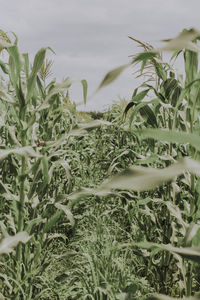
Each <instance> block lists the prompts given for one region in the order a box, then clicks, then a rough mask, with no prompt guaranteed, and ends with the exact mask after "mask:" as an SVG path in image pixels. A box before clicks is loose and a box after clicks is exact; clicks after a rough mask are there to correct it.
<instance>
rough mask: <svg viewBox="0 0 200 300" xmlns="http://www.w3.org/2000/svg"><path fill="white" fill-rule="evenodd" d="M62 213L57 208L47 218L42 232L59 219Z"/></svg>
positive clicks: (50, 227)
mask: <svg viewBox="0 0 200 300" xmlns="http://www.w3.org/2000/svg"><path fill="white" fill-rule="evenodd" d="M62 214H63V211H62V210H58V211H56V213H54V214H53V215H52V216H51V217H50V218H48V221H47V222H46V223H45V225H44V229H43V232H49V231H50V230H51V229H52V228H53V227H54V226H55V225H56V224H57V222H58V221H59V220H60V217H61V215H62Z"/></svg>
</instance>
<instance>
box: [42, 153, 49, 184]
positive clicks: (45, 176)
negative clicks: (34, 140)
mask: <svg viewBox="0 0 200 300" xmlns="http://www.w3.org/2000/svg"><path fill="white" fill-rule="evenodd" d="M41 161H42V174H43V184H44V186H46V185H47V184H48V183H49V163H48V159H47V158H46V157H45V156H44V157H42V159H41Z"/></svg>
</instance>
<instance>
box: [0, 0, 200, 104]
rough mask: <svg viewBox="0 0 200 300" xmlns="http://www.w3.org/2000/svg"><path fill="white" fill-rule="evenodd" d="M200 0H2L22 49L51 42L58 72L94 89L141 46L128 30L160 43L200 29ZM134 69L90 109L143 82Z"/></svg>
mask: <svg viewBox="0 0 200 300" xmlns="http://www.w3.org/2000/svg"><path fill="white" fill-rule="evenodd" d="M199 11H200V1H199V0H190V1H188V0H167V1H164V0H57V1H55V0H17V1H16V0H6V1H1V10H0V22H1V25H0V29H3V30H4V31H6V32H11V31H13V32H15V34H16V35H17V36H18V38H19V46H20V49H21V51H22V52H29V53H30V54H31V56H32V57H33V55H34V54H35V53H36V51H38V50H39V49H40V48H41V47H46V46H50V47H52V48H53V50H54V51H55V52H56V55H53V56H52V54H50V52H49V53H48V54H47V57H48V58H52V59H53V60H54V65H53V73H54V75H53V77H56V78H57V80H58V81H61V80H62V79H63V78H65V77H67V76H70V77H72V78H78V79H86V80H87V81H88V94H89V95H91V94H93V92H94V91H95V89H96V88H97V86H98V85H99V83H100V81H101V80H102V78H103V77H104V75H105V74H106V73H107V72H108V71H109V70H111V69H113V68H115V67H117V66H119V65H122V64H125V63H127V62H129V60H130V58H129V57H128V56H129V55H132V54H134V53H136V52H138V50H139V49H137V47H136V45H135V43H134V42H133V41H131V40H130V39H129V38H128V36H129V35H130V36H133V37H135V38H137V39H140V40H142V41H146V42H150V43H151V44H153V45H155V44H156V43H157V42H158V41H159V40H161V39H165V38H170V37H175V36H176V35H177V34H178V33H179V32H180V31H182V29H183V28H190V27H196V28H198V29H200V18H199ZM133 71H134V70H133V69H131V68H130V69H128V70H126V71H124V73H123V74H122V75H121V76H120V78H119V79H117V81H116V82H114V83H112V84H111V85H109V86H108V87H106V88H104V89H102V91H100V92H99V93H98V94H97V95H95V96H94V97H93V99H92V100H91V101H90V102H88V105H87V106H86V108H85V109H88V110H90V109H94V110H100V109H102V108H103V107H104V105H105V104H109V103H112V101H113V100H117V99H119V96H120V97H121V98H123V97H125V98H126V99H127V100H129V99H130V98H131V96H132V93H133V90H134V88H135V87H136V86H137V84H138V83H139V82H138V81H137V80H135V79H134V76H133V75H132V73H133ZM70 94H71V97H72V98H73V99H72V100H76V101H77V102H80V101H81V100H82V88H81V85H80V84H78V83H76V84H74V86H72V88H71V89H70Z"/></svg>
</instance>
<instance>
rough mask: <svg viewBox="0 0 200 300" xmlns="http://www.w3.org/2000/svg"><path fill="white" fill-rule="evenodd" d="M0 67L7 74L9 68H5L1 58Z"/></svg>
mask: <svg viewBox="0 0 200 300" xmlns="http://www.w3.org/2000/svg"><path fill="white" fill-rule="evenodd" d="M0 67H1V69H2V71H3V72H4V73H5V74H9V70H8V69H7V66H6V64H5V63H4V62H3V61H2V60H0Z"/></svg>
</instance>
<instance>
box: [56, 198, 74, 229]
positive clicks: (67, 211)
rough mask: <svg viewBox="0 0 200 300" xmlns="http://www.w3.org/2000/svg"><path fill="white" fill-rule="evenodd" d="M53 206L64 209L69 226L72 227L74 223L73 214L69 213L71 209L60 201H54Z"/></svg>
mask: <svg viewBox="0 0 200 300" xmlns="http://www.w3.org/2000/svg"><path fill="white" fill-rule="evenodd" d="M55 207H56V208H58V209H61V210H62V211H64V213H65V214H66V216H67V218H68V219H69V222H70V224H71V226H72V227H74V225H75V221H74V217H73V214H72V213H71V211H70V210H69V208H68V207H67V206H66V205H63V204H60V203H55Z"/></svg>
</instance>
